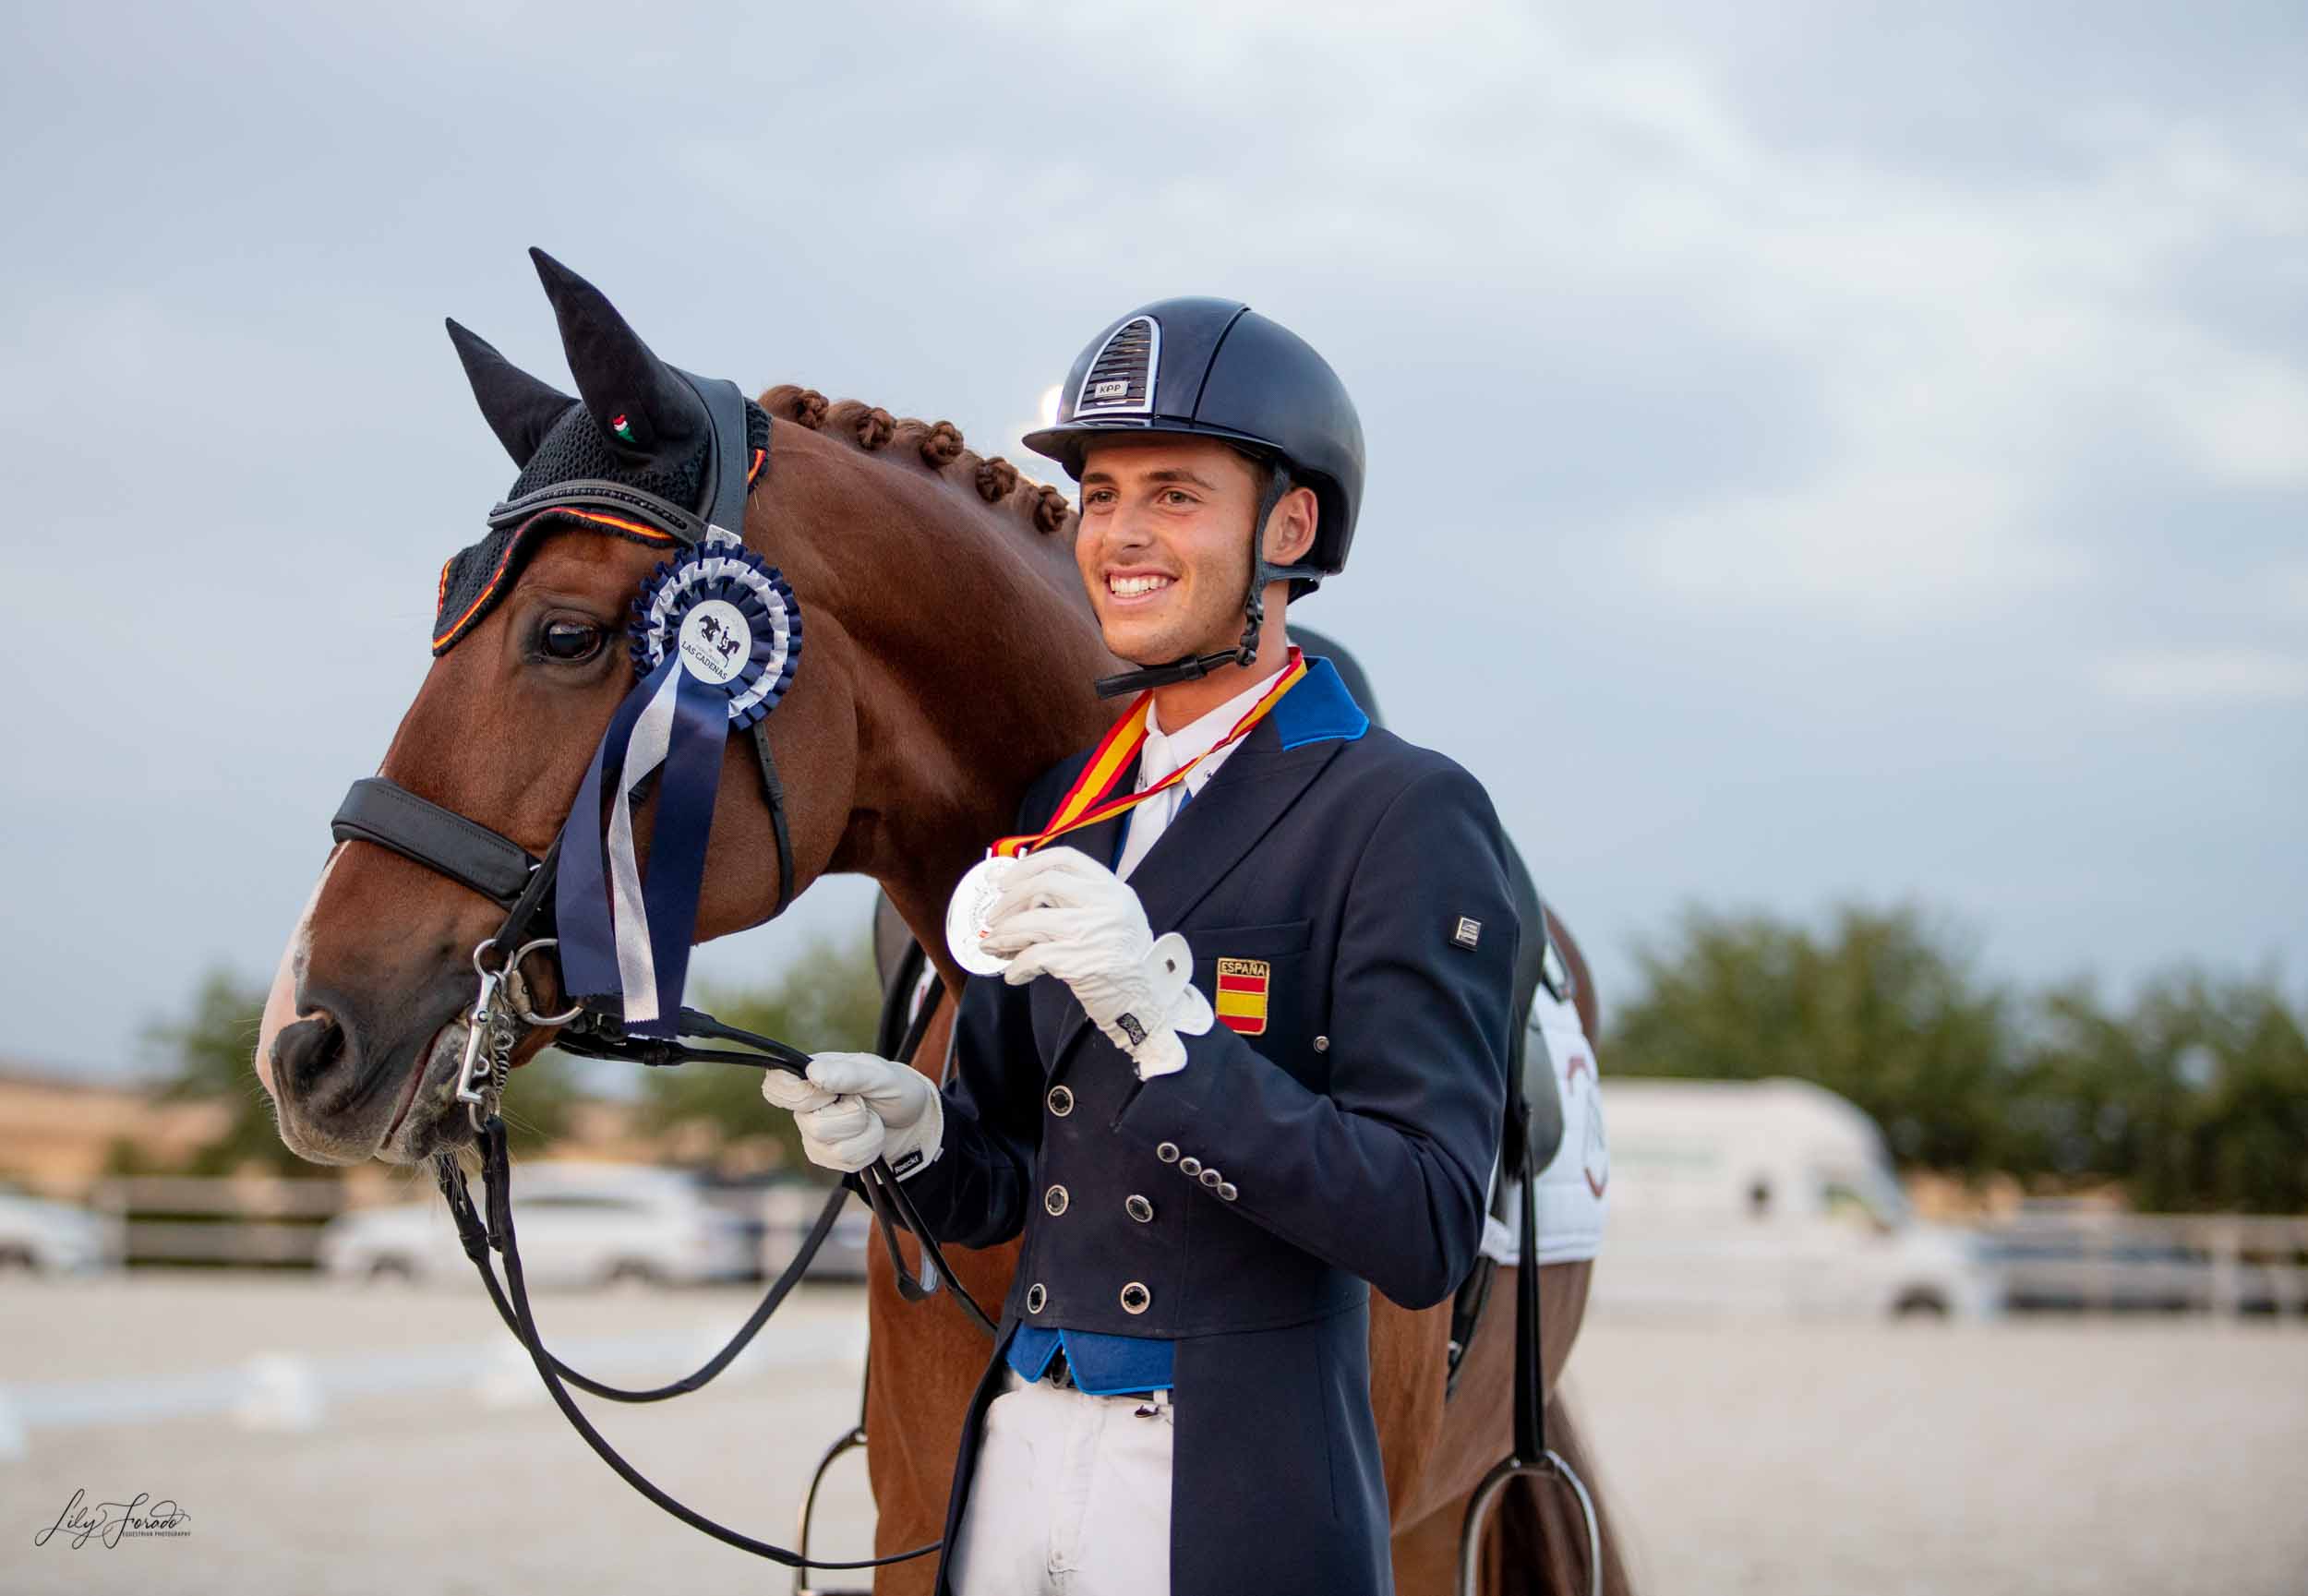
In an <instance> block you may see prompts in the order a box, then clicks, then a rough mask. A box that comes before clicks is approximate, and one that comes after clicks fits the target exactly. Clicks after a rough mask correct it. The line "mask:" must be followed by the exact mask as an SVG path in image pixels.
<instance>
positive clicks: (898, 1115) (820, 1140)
mask: <svg viewBox="0 0 2308 1596" xmlns="http://www.w3.org/2000/svg"><path fill="white" fill-rule="evenodd" d="M762 1096H763V1097H764V1098H768V1099H769V1100H770V1101H771V1102H772V1103H775V1105H776V1106H777V1107H779V1108H781V1109H789V1110H792V1112H793V1122H794V1123H795V1124H796V1125H798V1126H799V1127H800V1130H801V1150H802V1151H803V1152H805V1153H807V1154H809V1156H810V1162H811V1163H813V1164H816V1165H819V1166H821V1167H822V1168H824V1169H828V1170H837V1171H839V1172H840V1173H842V1174H845V1175H847V1174H853V1173H855V1172H856V1171H858V1170H862V1169H864V1168H865V1167H866V1166H867V1165H868V1164H870V1163H872V1162H873V1160H874V1159H875V1158H887V1159H889V1161H890V1170H891V1171H892V1172H893V1173H895V1174H896V1176H897V1178H898V1179H899V1180H901V1181H902V1180H904V1179H906V1178H907V1177H908V1175H912V1174H916V1173H919V1172H920V1170H924V1169H927V1168H928V1167H929V1166H930V1164H931V1163H932V1162H933V1161H934V1160H935V1159H936V1158H937V1156H938V1142H939V1138H940V1137H941V1136H942V1135H943V1134H944V1129H945V1110H944V1107H943V1105H942V1104H941V1103H940V1101H939V1098H938V1088H937V1087H936V1086H934V1085H932V1082H931V1080H930V1078H929V1077H928V1076H927V1075H924V1074H921V1073H920V1071H918V1070H915V1069H911V1068H909V1067H908V1066H907V1065H905V1064H899V1063H893V1062H890V1061H889V1060H887V1059H885V1058H883V1057H881V1056H879V1055H878V1054H874V1053H816V1054H813V1055H811V1059H810V1074H809V1078H808V1079H807V1080H804V1079H802V1078H801V1077H800V1076H799V1075H794V1074H787V1073H786V1072H785V1071H784V1070H770V1071H767V1072H765V1073H764V1074H763V1076H762Z"/></svg>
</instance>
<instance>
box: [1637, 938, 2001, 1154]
mask: <svg viewBox="0 0 2308 1596" xmlns="http://www.w3.org/2000/svg"><path fill="white" fill-rule="evenodd" d="M1636 957H1637V966H1638V969H1639V972H1640V976H1641V983H1640V985H1639V987H1638V989H1637V990H1636V992H1635V995H1634V996H1633V998H1632V999H1631V1000H1630V1001H1629V1002H1625V1003H1623V1004H1621V1005H1619V1006H1618V1007H1617V1011H1616V1013H1615V1015H1614V1019H1613V1023H1612V1025H1611V1027H1610V1030H1609V1032H1608V1035H1607V1037H1606V1039H1605V1047H1604V1051H1603V1060H1604V1067H1605V1069H1606V1070H1607V1071H1609V1072H1610V1073H1612V1074H1622V1075H1629V1074H1632V1075H1681V1076H1699V1077H1713V1078H1717V1079H1731V1080H1755V1079H1760V1078H1761V1077H1763V1076H1766V1075H1797V1076H1800V1077H1802V1078H1804V1079H1806V1080H1811V1081H1816V1082H1818V1083H1819V1084H1820V1085H1821V1086H1826V1087H1828V1088H1829V1089H1830V1090H1832V1091H1835V1092H1839V1093H1841V1094H1842V1095H1843V1096H1845V1097H1846V1098H1850V1099H1851V1100H1852V1101H1853V1102H1855V1103H1857V1105H1858V1106H1859V1107H1860V1108H1862V1109H1864V1110H1867V1112H1868V1113H1869V1114H1871V1115H1872V1116H1874V1118H1875V1120H1876V1122H1878V1123H1879V1124H1881V1126H1882V1127H1883V1130H1884V1133H1885V1134H1886V1136H1887V1137H1888V1138H1889V1140H1890V1142H1891V1145H1892V1147H1893V1151H1894V1152H1895V1153H1896V1154H1897V1155H1898V1157H1899V1158H1900V1159H1901V1160H1902V1161H1903V1162H1906V1163H1914V1164H1923V1165H1928V1166H1930V1167H1932V1168H1934V1169H1941V1170H1952V1171H1958V1172H1964V1173H1975V1172H1978V1171H1982V1170H1987V1169H1989V1168H1991V1167H1993V1164H1994V1160H1995V1157H1996V1154H1997V1152H1998V1145H1999V1142H2000V1140H2001V1130H2000V1118H2001V1105H2002V1098H2004V1096H2005V1093H2006V1088H2007V1086H2008V1083H2009V1080H2010V1077H2011V1073H2012V1068H2011V1049H2010V1042H2009V1037H2008V1023H2007V1013H2008V1011H2009V1008H2010V1004H2011V1000H2010V997H2009V995H2008V994H2007V993H2006V992H2005V991H2004V990H2002V989H2001V988H2000V987H1997V986H1995V985H1992V984H1990V983H1988V982H1986V981H1983V980H1982V979H1981V978H1979V977H1978V976H1977V975H1976V974H1975V973H1974V970H1973V961H1972V956H1971V954H1970V950H1969V949H1968V947H1966V946H1965V945H1964V943H1963V942H1961V941H1959V939H1957V938H1956V937H1955V936H1954V935H1953V934H1952V933H1951V932H1949V931H1947V930H1944V929H1941V928H1936V927H1934V926H1933V925H1932V924H1930V923H1929V921H1928V920H1927V918H1925V916H1924V915H1923V913H1922V912H1921V911H1920V910H1919V909H1917V908H1915V907H1912V906H1901V907H1895V908H1891V909H1883V910H1877V909H1869V908H1866V907H1861V906H1845V907H1843V908H1840V909H1838V910H1836V911H1835V912H1834V914H1833V918H1832V922H1831V924H1830V926H1829V928H1828V930H1827V932H1826V934H1825V935H1824V936H1819V935H1814V934H1813V933H1812V932H1811V931H1810V930H1808V929H1806V928H1805V927H1803V926H1801V925H1798V924H1795V923H1792V922H1789V921H1785V920H1782V919H1777V918H1773V917H1771V916H1768V915H1760V914H1759V915H1743V916H1719V915H1713V914H1710V913H1708V912H1706V911H1704V910H1700V909H1693V910H1689V911H1688V912H1687V913H1686V914H1685V915H1684V917H1683V919H1682V922H1681V925H1680V926H1679V928H1678V930H1677V934H1676V936H1675V938H1674V940H1673V941H1672V942H1670V943H1669V944H1668V945H1667V946H1666V947H1665V949H1657V948H1653V947H1644V948H1641V949H1638V951H1637V954H1636Z"/></svg>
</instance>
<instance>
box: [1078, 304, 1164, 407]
mask: <svg viewBox="0 0 2308 1596" xmlns="http://www.w3.org/2000/svg"><path fill="white" fill-rule="evenodd" d="M1161 355H1162V330H1161V327H1160V324H1159V323H1157V322H1156V321H1155V319H1154V318H1152V317H1150V316H1134V317H1132V318H1130V319H1129V320H1127V321H1125V322H1124V323H1123V324H1122V325H1121V326H1120V327H1117V328H1115V329H1114V330H1113V331H1112V333H1111V334H1110V335H1109V336H1108V337H1107V339H1106V342H1105V343H1104V344H1102V345H1101V346H1100V349H1099V351H1098V358H1097V359H1095V360H1093V361H1091V362H1090V368H1089V370H1088V372H1086V373H1084V374H1083V378H1082V386H1081V389H1080V390H1078V391H1077V392H1076V394H1075V396H1074V414H1075V415H1076V417H1077V418H1079V417H1081V416H1085V415H1115V414H1126V415H1148V414H1152V413H1153V410H1154V375H1155V373H1156V371H1157V370H1159V369H1160V365H1161Z"/></svg>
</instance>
